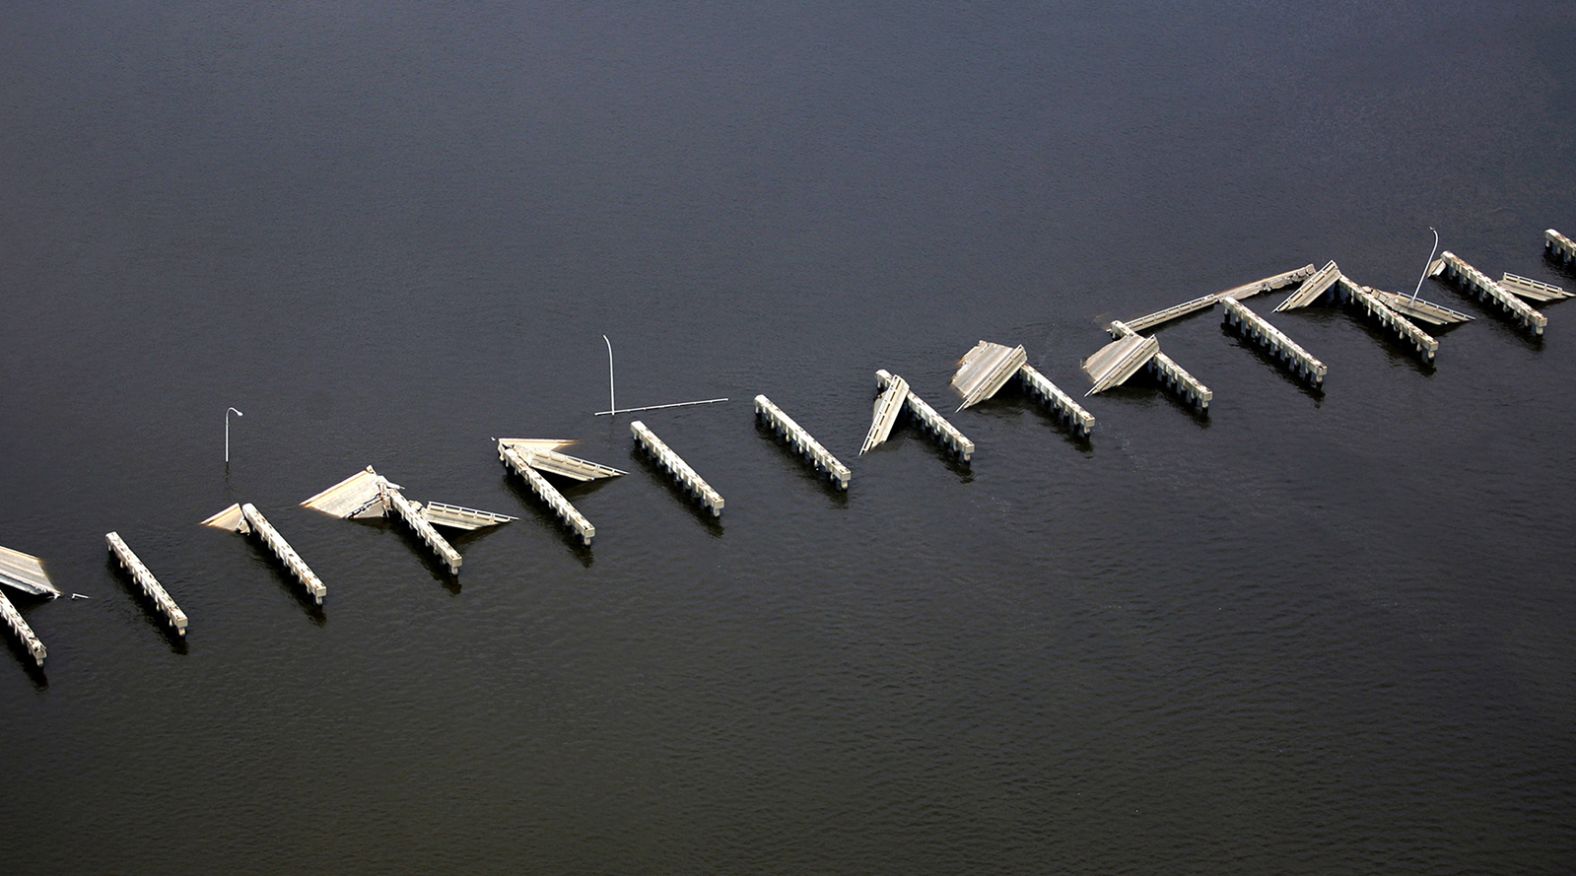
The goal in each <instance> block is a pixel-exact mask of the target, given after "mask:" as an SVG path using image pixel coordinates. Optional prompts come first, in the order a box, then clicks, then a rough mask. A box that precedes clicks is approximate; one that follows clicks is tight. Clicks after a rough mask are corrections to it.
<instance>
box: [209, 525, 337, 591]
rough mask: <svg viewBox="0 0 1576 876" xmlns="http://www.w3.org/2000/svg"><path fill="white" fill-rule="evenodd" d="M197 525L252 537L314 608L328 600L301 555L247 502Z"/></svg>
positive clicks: (323, 587) (314, 574) (321, 582)
mask: <svg viewBox="0 0 1576 876" xmlns="http://www.w3.org/2000/svg"><path fill="white" fill-rule="evenodd" d="M199 525H201V526H210V527H213V528H215V529H226V530H229V531H231V532H237V533H240V534H241V535H255V536H256V537H257V540H258V541H261V542H262V543H263V546H264V547H266V548H268V550H269V552H271V553H272V554H273V555H274V556H275V557H277V558H278V559H279V562H280V563H283V564H284V567H285V570H286V571H288V572H289V573H290V574H291V576H292V577H294V578H295V579H296V581H297V582H299V583H300V584H301V586H302V587H304V588H305V589H306V592H307V595H309V596H311V597H312V598H313V599H314V600H316V602H317V604H318V605H322V604H323V599H324V597H326V596H328V587H326V586H325V585H324V584H323V581H322V579H320V578H318V577H317V573H316V572H313V571H312V569H311V567H310V566H308V565H307V564H306V561H305V560H303V559H301V555H300V554H298V553H296V550H295V548H293V547H291V546H290V543H289V542H288V541H285V537H284V536H283V535H281V534H280V533H279V530H277V529H275V528H274V526H273V524H271V523H269V522H268V518H267V517H264V516H263V512H261V511H259V510H257V506H256V505H253V504H252V503H251V502H247V503H245V504H236V505H231V506H230V507H228V508H225V509H224V510H223V511H220V512H219V513H217V514H215V515H213V516H212V517H209V518H208V519H207V520H204V521H202V523H201V524H199Z"/></svg>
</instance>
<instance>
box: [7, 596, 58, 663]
mask: <svg viewBox="0 0 1576 876" xmlns="http://www.w3.org/2000/svg"><path fill="white" fill-rule="evenodd" d="M0 623H3V624H5V627H6V629H8V630H10V631H11V635H13V636H16V638H17V641H19V642H21V643H22V649H23V650H25V651H27V653H28V655H29V656H31V657H32V658H33V662H34V663H36V664H37V665H38V666H39V668H43V666H44V658H45V657H48V656H49V649H48V648H45V647H44V643H43V641H42V640H41V639H39V638H38V634H37V633H35V632H33V628H32V627H30V626H28V625H27V621H25V620H23V619H22V613H21V612H19V611H17V610H16V606H14V605H12V604H11V599H10V598H9V597H7V596H6V595H5V591H3V590H0Z"/></svg>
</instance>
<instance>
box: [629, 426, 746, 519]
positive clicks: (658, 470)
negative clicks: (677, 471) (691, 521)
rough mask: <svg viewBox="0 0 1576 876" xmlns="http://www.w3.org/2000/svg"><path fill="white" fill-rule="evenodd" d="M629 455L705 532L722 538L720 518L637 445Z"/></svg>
mask: <svg viewBox="0 0 1576 876" xmlns="http://www.w3.org/2000/svg"><path fill="white" fill-rule="evenodd" d="M629 455H630V457H631V458H633V459H634V460H635V464H636V465H638V466H640V467H641V468H643V469H645V470H646V471H647V472H648V473H649V474H650V475H651V476H652V477H654V478H656V479H657V480H659V481H661V482H662V483H663V484H664V485H666V486H667V488H668V492H670V493H672V494H673V497H674V498H676V499H678V500H679V502H680V503H682V504H683V505H684V507H686V508H688V509H689V510H690V512H691V513H693V514H694V515H695V518H696V519H697V520H699V521H700V522H701V523H704V524H705V525H706V531H707V532H710V533H711V534H712V536H713V537H715V538H721V537H722V533H723V528H722V518H721V517H714V516H712V513H711V511H710V510H708V509H707V508H706V507H705V506H704V505H702V504H700V502H699V501H698V500H697V499H696V498H695V497H694V496H691V495H690V494H689V492H688V491H686V490H685V489H684V488H683V487H681V486H679V484H678V481H675V480H674V479H673V478H672V477H671V476H669V475H668V473H667V472H666V471H664V470H663V469H662V466H660V465H658V464H657V462H656V460H654V459H652V458H651V457H650V456H649V455H648V454H646V453H645V452H644V451H642V450H641V449H640V446H639V445H638V444H637V445H635V446H634V447H632V448H631V449H630V451H629ZM724 499H726V497H724Z"/></svg>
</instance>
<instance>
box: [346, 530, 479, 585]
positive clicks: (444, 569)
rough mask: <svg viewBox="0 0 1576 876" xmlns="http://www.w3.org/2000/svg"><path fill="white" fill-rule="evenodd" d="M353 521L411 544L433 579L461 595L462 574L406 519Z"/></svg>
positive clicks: (462, 555) (445, 539) (456, 547)
mask: <svg viewBox="0 0 1576 876" xmlns="http://www.w3.org/2000/svg"><path fill="white" fill-rule="evenodd" d="M351 522H352V523H359V524H361V525H363V526H368V527H372V528H374V529H377V530H378V531H380V532H383V533H393V534H394V536H395V537H396V538H398V539H400V540H401V541H403V542H405V543H406V544H407V545H409V546H410V548H411V550H412V552H413V553H415V555H416V557H417V558H418V559H419V560H420V561H421V564H422V566H424V567H425V568H426V569H427V572H428V573H429V574H431V575H432V580H434V581H437V582H438V583H440V584H442V585H443V589H445V590H447V591H449V593H450V595H452V596H459V595H460V576H459V575H457V574H455V573H453V572H450V571H449V566H448V564H447V563H445V562H443V561H442V560H440V559H438V555H437V554H435V553H433V552H432V549H431V548H429V547H427V543H426V542H424V541H422V540H421V536H419V535H417V534H416V532H415V531H414V530H412V529H411V528H410V527H409V526H407V525H405V523H404V521H398V522H396V521H394V520H391V519H388V518H383V517H369V518H366V519H360V520H352V521H351ZM444 541H448V537H447V536H444ZM449 544H450V546H451V547H454V549H455V550H459V547H458V546H455V545H454V543H453V542H449ZM461 557H462V558H463V557H464V552H461Z"/></svg>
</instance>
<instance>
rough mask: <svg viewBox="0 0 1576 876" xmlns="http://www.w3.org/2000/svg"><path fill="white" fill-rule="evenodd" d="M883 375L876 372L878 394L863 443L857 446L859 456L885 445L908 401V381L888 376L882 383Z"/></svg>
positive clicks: (881, 372)
mask: <svg viewBox="0 0 1576 876" xmlns="http://www.w3.org/2000/svg"><path fill="white" fill-rule="evenodd" d="M883 374H886V372H885V371H877V372H876V386H878V387H880V392H879V393H878V394H877V395H876V401H875V408H874V410H873V411H872V412H871V416H870V429H869V430H868V431H866V432H865V440H864V443H862V444H860V445H859V455H860V456H864V455H865V454H866V453H869V452H870V451H872V450H874V449H876V448H877V447H880V446H881V445H882V444H885V443H886V440H887V438H889V437H891V435H892V427H893V426H895V425H897V415H898V414H900V413H902V412H903V404H904V403H905V402H906V401H907V400H908V381H907V380H904V379H903V378H901V377H892V376H891V375H890V374H888V375H887V379H886V380H885V382H883V380H882V377H881V375H883Z"/></svg>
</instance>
